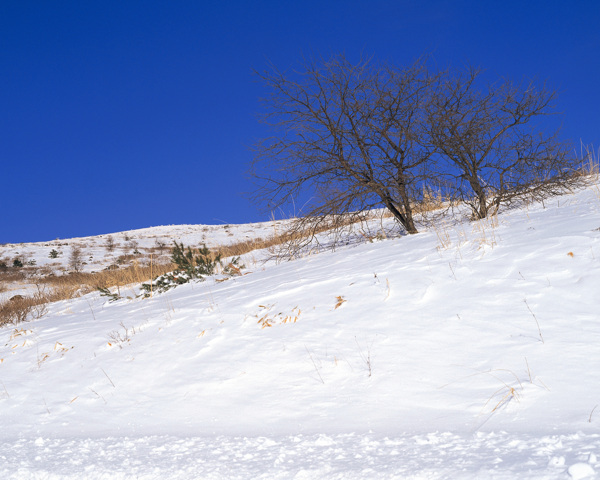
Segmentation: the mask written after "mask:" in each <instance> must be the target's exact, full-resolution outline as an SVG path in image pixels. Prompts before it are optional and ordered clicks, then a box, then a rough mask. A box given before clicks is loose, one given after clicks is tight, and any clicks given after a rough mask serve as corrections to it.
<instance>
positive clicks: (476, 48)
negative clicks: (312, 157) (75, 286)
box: [0, 0, 600, 243]
mask: <svg viewBox="0 0 600 480" xmlns="http://www.w3.org/2000/svg"><path fill="white" fill-rule="evenodd" d="M425 51H429V52H433V53H434V56H435V61H436V62H437V63H438V64H440V65H442V66H447V65H448V64H452V65H462V64H464V63H465V62H469V63H472V64H475V65H480V66H482V67H484V68H486V69H487V70H488V71H489V72H491V73H493V74H496V75H505V76H509V77H511V78H513V79H515V80H519V79H522V78H523V77H536V78H538V79H540V80H548V81H549V82H550V84H551V85H552V86H553V87H555V88H556V89H558V90H559V91H560V96H559V100H558V108H559V109H560V110H561V111H562V112H564V117H563V122H564V123H563V135H564V136H565V137H566V138H570V139H573V140H574V141H575V142H577V143H578V142H579V140H580V139H581V140H583V141H584V142H586V143H592V142H593V143H595V144H596V146H599V144H600V139H599V133H600V131H599V129H598V127H599V123H600V120H599V118H600V84H599V79H600V1H598V0H577V1H566V0H563V1H555V0H544V1H535V0H534V1H530V0H528V1H522V0H521V1H512V0H502V1H493V0H490V1H483V0H462V1H461V0H446V1H442V0H431V1H429V0H414V1H409V0H395V1H392V0H389V1H387V0H369V1H367V0H365V1H355V0H343V1H342V0H335V1H327V0H320V1H312V0H302V1H284V0H273V1H260V0H253V1H250V0H248V1H216V0H215V1H210V2H209V1H201V0H196V1H152V0H145V1H132V0H125V1H123V0H120V1H111V0H103V1H91V0H90V1H68V0H64V1H52V2H50V1H42V0H39V1H28V0H18V1H3V2H1V3H0V180H1V183H0V243H4V242H29V241H44V240H52V239H55V238H69V237H74V236H84V235H96V234H102V233H112V232H116V231H121V230H127V229H133V228H142V227H148V226H156V225H169V224H182V223H208V224H215V223H245V222H251V221H260V220H266V219H267V216H266V215H265V214H262V213H261V212H259V210H258V209H257V207H256V206H254V205H253V204H252V203H251V202H250V201H249V200H248V199H247V198H246V197H245V196H244V195H243V193H244V192H247V191H249V190H251V188H252V186H251V183H250V182H249V180H248V178H247V175H246V171H247V167H248V164H249V162H250V161H251V159H252V153H251V152H250V150H249V146H250V145H252V144H253V143H254V142H255V140H256V139H257V138H260V137H261V136H265V135H266V134H267V133H268V131H267V130H266V127H265V126H264V125H261V124H260V123H259V122H258V121H257V118H256V117H257V114H258V113H259V112H260V104H259V98H260V96H261V95H263V94H264V93H265V92H264V90H263V87H262V86H261V84H260V83H258V82H257V80H256V78H255V76H254V75H253V73H252V70H253V69H257V70H261V69H263V68H264V67H265V66H266V63H267V60H269V61H272V62H273V63H274V64H275V65H277V66H279V67H280V68H283V69H285V68H287V67H289V66H292V65H293V64H294V63H296V62H297V61H298V60H299V58H300V57H301V55H302V54H307V53H311V52H312V53H320V54H323V55H325V56H327V55H329V54H330V53H337V52H345V53H346V55H348V56H349V57H350V58H356V57H357V56H358V55H359V54H360V53H361V52H364V53H367V54H373V55H375V56H376V57H377V58H379V59H385V60H389V61H391V62H394V63H396V64H402V63H407V62H411V61H412V60H414V59H415V58H416V57H418V56H419V55H421V54H422V53H423V52H425Z"/></svg>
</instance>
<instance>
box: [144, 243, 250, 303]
mask: <svg viewBox="0 0 600 480" xmlns="http://www.w3.org/2000/svg"><path fill="white" fill-rule="evenodd" d="M174 243H175V246H174V247H173V248H172V249H171V261H172V262H173V263H174V264H175V265H176V266H177V268H176V269H175V271H173V272H168V273H165V274H163V275H160V276H159V277H156V278H155V279H154V280H152V282H150V283H143V284H142V290H143V291H144V293H143V295H144V297H146V298H147V297H149V296H150V295H151V293H152V292H153V291H156V292H165V291H167V290H169V289H171V288H174V287H176V286H178V285H183V284H184V283H188V282H190V281H191V280H194V279H196V280H204V277H205V276H209V275H213V274H214V273H215V270H216V268H217V266H218V265H220V266H221V267H222V270H223V273H224V274H226V275H234V274H239V272H240V268H243V266H240V265H239V258H234V259H233V260H232V261H231V262H230V263H229V264H228V265H226V266H225V267H223V265H222V263H221V255H220V254H213V253H212V252H211V251H210V250H209V249H208V248H207V247H206V245H203V246H202V247H201V248H198V249H196V250H192V249H191V248H190V247H187V248H186V247H184V246H183V243H177V242H174Z"/></svg>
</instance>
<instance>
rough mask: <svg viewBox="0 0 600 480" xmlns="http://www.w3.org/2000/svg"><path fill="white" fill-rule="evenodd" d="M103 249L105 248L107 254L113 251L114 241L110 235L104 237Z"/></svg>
mask: <svg viewBox="0 0 600 480" xmlns="http://www.w3.org/2000/svg"><path fill="white" fill-rule="evenodd" d="M105 247H106V250H108V251H109V252H112V251H113V250H114V249H115V240H114V239H113V237H112V236H111V235H109V236H108V237H106V243H105Z"/></svg>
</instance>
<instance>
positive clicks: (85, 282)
mask: <svg viewBox="0 0 600 480" xmlns="http://www.w3.org/2000/svg"><path fill="white" fill-rule="evenodd" d="M173 269H174V265H173V264H171V263H170V262H168V263H151V264H140V263H139V262H134V263H133V265H131V266H128V267H123V268H116V269H108V270H102V271H101V272H95V273H83V272H82V273H72V274H70V275H62V276H47V277H44V278H43V279H42V280H41V281H40V283H42V284H45V285H49V286H50V287H51V288H52V289H54V290H58V291H64V292H65V293H66V295H67V298H72V295H71V296H68V295H69V292H71V291H78V293H80V294H85V293H89V292H91V291H94V290H97V289H98V288H111V287H117V288H120V287H125V286H127V285H132V284H139V283H143V282H148V281H150V280H152V279H154V278H155V277H157V276H159V275H162V274H164V273H167V272H170V271H173Z"/></svg>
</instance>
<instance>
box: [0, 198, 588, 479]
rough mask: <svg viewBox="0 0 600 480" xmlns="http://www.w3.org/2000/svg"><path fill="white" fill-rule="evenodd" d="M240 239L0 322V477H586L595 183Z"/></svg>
mask: <svg viewBox="0 0 600 480" xmlns="http://www.w3.org/2000/svg"><path fill="white" fill-rule="evenodd" d="M192 227H194V226H186V227H157V228H159V229H162V230H161V235H164V236H166V237H169V238H175V239H177V240H178V241H179V240H180V239H183V238H182V236H181V235H179V234H178V232H181V229H183V228H189V229H193V228H192ZM198 227H199V228H200V226H198ZM169 228H171V229H172V230H173V233H172V234H169ZM271 228H272V225H271V224H261V225H254V226H250V225H249V226H246V227H243V226H235V228H231V230H230V231H235V232H244V235H254V236H266V233H265V232H267V231H269V229H271ZM178 229H179V230H178ZM163 230H164V231H163ZM219 231H220V232H221V233H220V235H222V230H219ZM205 234H207V236H206V237H205V238H204V239H202V238H200V240H201V241H206V242H207V244H217V243H218V242H219V241H220V240H219V239H212V238H210V235H209V232H205ZM115 235H117V234H115ZM169 235H170V236H169ZM227 236H228V237H229V235H228V234H227ZM234 237H235V235H234ZM194 238H195V240H196V244H197V243H198V241H200V240H199V239H198V238H196V237H194ZM235 239H236V240H239V238H235ZM89 243H92V244H93V242H91V241H90V242H89ZM4 248H5V250H4V251H3V252H0V254H2V255H11V254H13V253H14V252H13V251H12V250H11V251H10V252H8V250H6V249H15V248H21V250H24V249H27V250H28V251H30V252H31V253H30V255H32V256H34V257H35V256H36V255H37V258H39V259H40V260H41V259H42V258H46V257H47V255H48V254H47V250H48V246H46V245H45V244H24V245H20V246H6V247H4ZM7 252H8V253H7ZM263 253H264V252H263ZM98 255H99V254H98ZM259 256H260V252H258V253H256V255H255V256H253V257H252V260H253V261H246V269H245V270H244V273H245V275H243V276H238V277H234V278H231V279H229V280H227V281H223V282H219V281H216V280H215V279H210V278H209V279H207V280H206V281H204V282H197V283H193V284H188V285H183V286H180V287H178V288H176V289H173V290H170V291H169V292H166V293H163V294H155V295H154V296H153V298H150V299H142V298H135V293H137V292H138V290H139V288H138V287H137V286H131V287H130V289H129V291H130V293H131V294H130V297H131V298H130V299H127V298H125V299H122V300H119V301H117V302H114V303H109V302H108V301H107V299H106V297H101V296H100V295H98V294H96V293H94V294H88V295H86V296H83V297H80V298H76V299H73V300H69V301H63V302H58V303H55V304H52V305H51V306H50V308H49V313H48V314H47V315H46V316H44V317H43V318H42V319H39V320H36V321H32V322H28V323H22V324H19V325H15V326H9V327H4V328H2V329H1V330H0V419H1V422H2V423H1V425H2V429H1V431H0V478H10V479H29V478H31V479H71V478H73V479H75V478H77V479H81V478H90V479H96V478H98V479H105V478H106V479H108V478H111V479H112V478H117V479H130V478H131V479H133V478H135V479H158V478H169V479H255V478H260V479H270V478H273V479H388V478H389V479H438V478H444V479H479V478H483V479H486V478H490V479H514V478H525V479H555V478H556V479H561V478H564V479H569V478H572V479H589V478H597V477H598V472H599V471H600V464H598V461H597V458H598V457H600V408H598V409H597V408H596V407H597V406H598V405H600V309H599V307H600V295H599V293H598V292H599V291H600V290H599V287H600V189H599V188H598V186H593V187H590V188H588V189H586V190H583V191H580V192H578V193H576V194H573V195H569V196H564V197H559V198H555V199H554V200H552V201H551V202H550V203H548V202H547V203H545V204H534V205H529V206H526V207H523V208H521V209H514V210H511V211H507V212H504V213H501V214H500V215H499V216H498V218H497V220H483V221H479V222H467V221H458V220H456V221H452V222H450V221H448V222H446V223H445V224H444V225H443V226H440V225H439V224H438V226H437V227H436V228H429V229H427V228H423V229H422V233H419V234H417V235H411V236H397V237H393V238H388V239H385V240H381V241H375V242H374V243H363V244H354V245H349V246H346V247H343V248H338V249H336V251H334V252H322V253H319V254H316V255H309V256H306V257H304V258H300V259H297V260H293V261H289V262H282V263H276V262H274V261H272V260H269V261H266V262H261V261H260V258H258V257H259ZM246 260H249V259H246ZM264 325H267V326H264ZM268 325H270V326H268ZM263 326H264V328H263Z"/></svg>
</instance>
